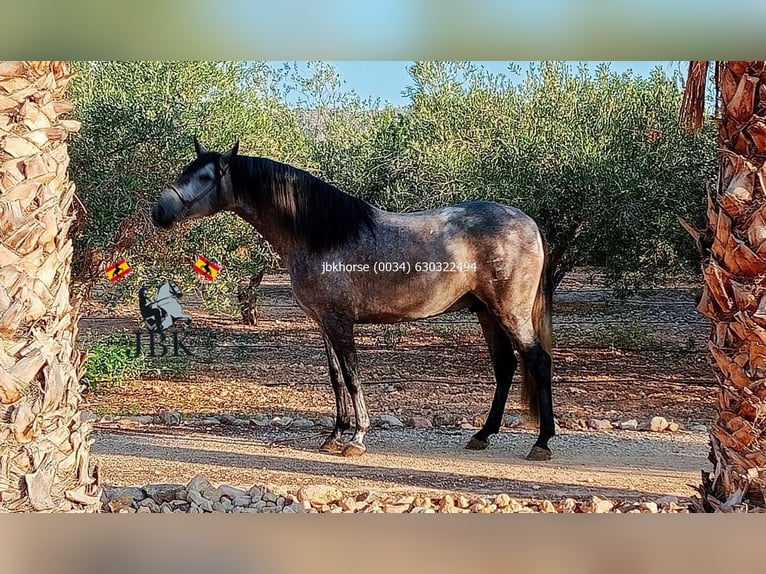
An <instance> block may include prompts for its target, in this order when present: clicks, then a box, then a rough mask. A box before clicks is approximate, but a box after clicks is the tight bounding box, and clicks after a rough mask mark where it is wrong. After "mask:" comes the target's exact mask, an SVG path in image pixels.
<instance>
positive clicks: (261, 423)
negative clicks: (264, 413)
mask: <svg viewBox="0 0 766 574" xmlns="http://www.w3.org/2000/svg"><path fill="white" fill-rule="evenodd" d="M248 422H249V424H250V426H253V427H270V426H271V421H270V420H269V419H266V420H263V419H250V420H249V421H248Z"/></svg>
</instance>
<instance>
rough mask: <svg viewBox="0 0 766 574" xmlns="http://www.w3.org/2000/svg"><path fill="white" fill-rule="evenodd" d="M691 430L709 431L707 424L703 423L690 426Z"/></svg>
mask: <svg viewBox="0 0 766 574" xmlns="http://www.w3.org/2000/svg"><path fill="white" fill-rule="evenodd" d="M689 430H693V431H695V432H704V433H706V432H707V426H705V425H702V424H696V425H691V426H690V427H689Z"/></svg>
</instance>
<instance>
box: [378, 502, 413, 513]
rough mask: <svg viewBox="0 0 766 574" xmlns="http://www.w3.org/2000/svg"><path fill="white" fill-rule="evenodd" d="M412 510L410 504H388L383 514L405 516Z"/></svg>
mask: <svg viewBox="0 0 766 574" xmlns="http://www.w3.org/2000/svg"><path fill="white" fill-rule="evenodd" d="M409 510H410V505H409V504H393V503H391V502H387V503H386V504H385V505H384V506H383V512H385V513H386V514H404V513H405V512H408V511H409Z"/></svg>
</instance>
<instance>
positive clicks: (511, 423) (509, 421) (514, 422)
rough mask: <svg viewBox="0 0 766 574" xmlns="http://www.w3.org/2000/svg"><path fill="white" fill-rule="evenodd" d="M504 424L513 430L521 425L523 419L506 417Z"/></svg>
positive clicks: (511, 416) (513, 416)
mask: <svg viewBox="0 0 766 574" xmlns="http://www.w3.org/2000/svg"><path fill="white" fill-rule="evenodd" d="M503 424H504V425H505V426H506V427H508V428H509V429H512V428H514V427H517V426H519V425H520V424H521V417H517V416H516V415H505V416H504V417H503Z"/></svg>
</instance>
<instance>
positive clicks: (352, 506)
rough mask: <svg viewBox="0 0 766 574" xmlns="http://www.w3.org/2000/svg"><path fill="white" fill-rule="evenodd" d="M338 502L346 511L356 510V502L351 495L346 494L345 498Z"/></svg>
mask: <svg viewBox="0 0 766 574" xmlns="http://www.w3.org/2000/svg"><path fill="white" fill-rule="evenodd" d="M338 504H339V505H340V507H341V508H342V509H343V510H345V511H346V512H356V506H357V503H356V500H355V499H354V497H353V496H346V497H345V498H342V499H341V500H340V501H339V502H338Z"/></svg>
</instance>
